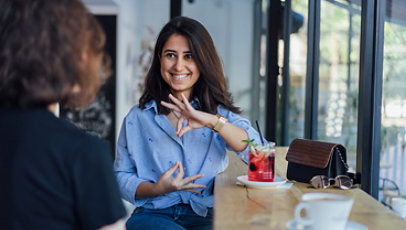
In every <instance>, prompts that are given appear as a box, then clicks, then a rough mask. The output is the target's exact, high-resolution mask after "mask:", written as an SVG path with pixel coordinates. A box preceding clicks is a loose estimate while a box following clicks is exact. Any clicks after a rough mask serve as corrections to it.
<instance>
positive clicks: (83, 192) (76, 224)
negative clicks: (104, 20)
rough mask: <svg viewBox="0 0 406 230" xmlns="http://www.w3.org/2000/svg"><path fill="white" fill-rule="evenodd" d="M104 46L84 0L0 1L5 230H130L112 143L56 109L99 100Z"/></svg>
mask: <svg viewBox="0 0 406 230" xmlns="http://www.w3.org/2000/svg"><path fill="white" fill-rule="evenodd" d="M104 43H105V36H104V32H103V31H102V29H101V27H100V25H99V24H98V23H97V21H96V19H95V18H94V17H93V16H92V15H91V14H90V13H89V12H88V10H87V9H86V7H85V6H84V5H83V3H82V2H81V1H80V0H52V1H50V0H29V1H27V0H1V1H0V127H1V128H0V146H1V151H0V181H1V189H0V216H1V218H0V229H9V230H13V229H99V228H103V229H124V227H125V226H124V221H123V220H121V218H123V217H124V216H125V214H126V212H125V209H124V207H123V204H122V202H121V199H120V192H119V190H118V186H117V182H116V179H115V177H114V173H113V170H112V159H111V154H110V152H109V147H108V145H107V144H106V143H104V142H103V141H101V140H100V139H98V138H96V137H93V136H90V135H88V134H86V133H84V132H83V131H82V130H79V129H78V128H76V127H75V126H74V125H72V124H70V123H68V122H67V121H64V120H62V119H59V118H57V117H56V116H55V115H54V113H55V112H56V111H55V107H56V105H57V103H58V102H64V103H65V104H67V105H70V106H71V107H83V106H86V105H88V104H89V103H90V102H91V101H92V100H93V99H94V97H95V94H96V93H97V91H98V89H99V88H100V84H101V82H102V81H103V79H102V78H103V77H105V75H106V74H107V72H108V71H107V70H108V66H106V65H105V64H104V63H105V62H104V61H103V60H106V59H105V54H104V51H103V48H104ZM101 73H104V74H103V75H104V76H101Z"/></svg>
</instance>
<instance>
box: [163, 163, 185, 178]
mask: <svg viewBox="0 0 406 230" xmlns="http://www.w3.org/2000/svg"><path fill="white" fill-rule="evenodd" d="M179 164H180V162H179V161H176V163H175V164H174V165H173V166H172V167H170V168H169V169H168V170H166V171H165V172H164V173H163V174H162V175H164V174H165V175H167V174H169V175H173V174H174V173H175V172H176V170H177V169H178V167H179ZM182 170H183V169H182Z"/></svg>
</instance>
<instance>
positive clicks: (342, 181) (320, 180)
mask: <svg viewBox="0 0 406 230" xmlns="http://www.w3.org/2000/svg"><path fill="white" fill-rule="evenodd" d="M310 184H311V185H312V186H313V187H314V188H322V189H325V188H328V187H330V186H333V187H336V188H340V189H350V188H351V187H352V185H353V182H352V179H351V178H350V177H349V176H346V175H338V176H336V177H335V178H328V177H327V176H325V175H317V176H314V177H313V178H312V179H311V180H310Z"/></svg>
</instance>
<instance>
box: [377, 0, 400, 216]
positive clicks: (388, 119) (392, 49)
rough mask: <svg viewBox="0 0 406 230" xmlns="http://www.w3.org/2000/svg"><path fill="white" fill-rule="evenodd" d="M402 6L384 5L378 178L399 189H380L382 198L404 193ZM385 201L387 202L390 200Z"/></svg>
mask: <svg viewBox="0 0 406 230" xmlns="http://www.w3.org/2000/svg"><path fill="white" fill-rule="evenodd" d="M404 7H406V2H404V1H392V4H387V5H386V18H385V24H384V57H383V84H382V125H381V160H380V161H381V162H380V166H381V167H380V177H381V182H383V179H385V181H387V182H389V183H387V184H385V189H386V190H387V188H388V187H389V186H390V185H391V184H392V185H393V183H392V182H394V183H396V185H397V186H398V187H399V190H400V191H397V190H395V189H392V191H384V198H388V197H385V196H387V195H388V193H392V195H396V194H398V192H400V193H401V194H403V195H405V194H406V175H405V167H406V156H405V155H406V84H405V82H406V65H405V63H406V46H405V44H406V15H405V14H404V11H401V10H402V9H404ZM382 185H383V184H381V186H382ZM391 187H392V188H394V187H396V186H391ZM389 190H390V189H389ZM381 195H382V194H381ZM389 195H390V194H389ZM386 202H388V203H389V204H390V200H389V201H388V200H386ZM403 209H404V208H403ZM395 211H398V213H399V214H401V215H402V216H403V217H406V211H405V209H404V210H403V213H400V210H395Z"/></svg>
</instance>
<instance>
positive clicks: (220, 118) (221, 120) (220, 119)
mask: <svg viewBox="0 0 406 230" xmlns="http://www.w3.org/2000/svg"><path fill="white" fill-rule="evenodd" d="M216 116H217V117H218V120H217V123H216V125H215V126H214V127H213V131H214V132H216V133H218V132H220V130H221V129H222V128H223V126H224V124H225V123H226V122H227V118H225V117H223V116H221V115H219V114H217V115H216Z"/></svg>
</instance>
